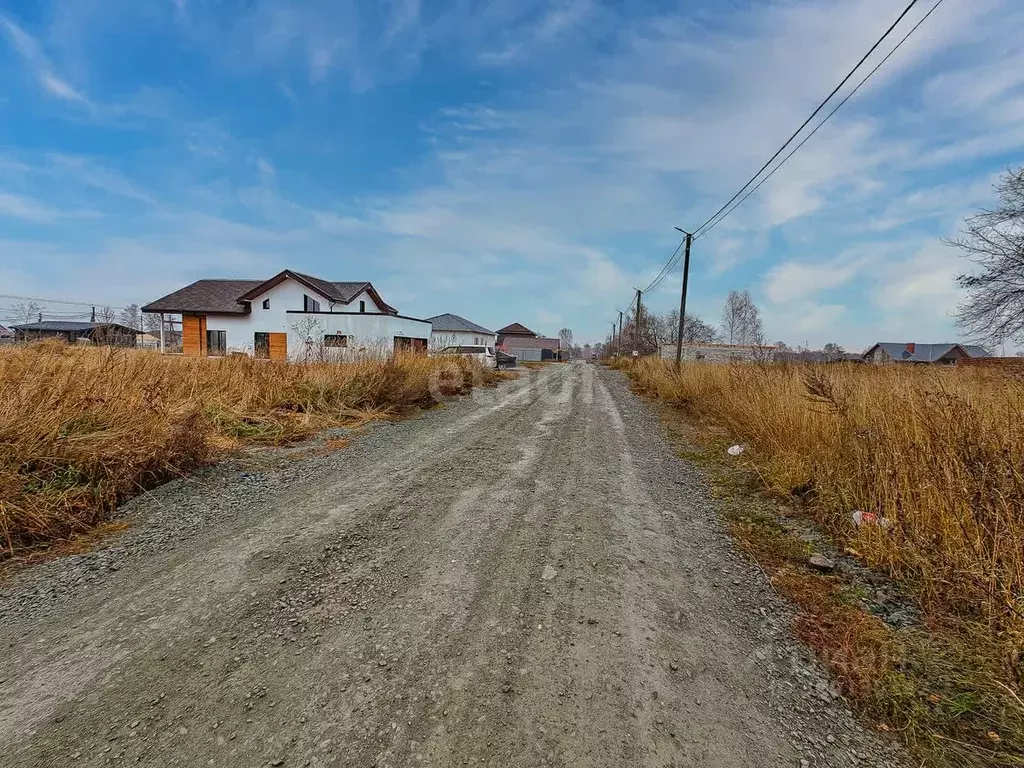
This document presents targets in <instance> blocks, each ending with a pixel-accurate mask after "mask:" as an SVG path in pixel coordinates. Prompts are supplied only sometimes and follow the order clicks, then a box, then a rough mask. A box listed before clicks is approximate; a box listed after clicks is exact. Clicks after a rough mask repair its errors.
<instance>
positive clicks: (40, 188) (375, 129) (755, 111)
mask: <svg viewBox="0 0 1024 768" xmlns="http://www.w3.org/2000/svg"><path fill="white" fill-rule="evenodd" d="M931 4H932V3H931V0H922V1H921V2H919V3H918V6H919V7H917V8H915V9H914V10H913V11H912V12H911V14H910V15H909V16H908V17H907V20H906V22H905V24H904V25H902V26H901V27H900V28H899V29H898V31H897V34H898V35H899V36H902V33H903V32H905V31H906V30H907V29H909V27H910V26H911V25H912V24H913V23H915V22H916V21H917V20H918V19H920V18H921V16H923V14H924V13H925V12H926V11H927V9H928V8H929V7H930V6H931ZM904 5H905V2H904V1H903V0H688V1H682V2H676V3H673V2H658V1H648V0H634V1H633V2H628V3H613V4H603V3H600V2H597V1H596V0H567V1H566V2H555V3H540V2H534V1H533V0H516V1H515V2H512V1H511V0H494V1H493V2H474V1H472V0H450V1H449V2H442V3H433V2H427V0H387V1H382V2H377V3H368V2H365V3H364V2H351V1H350V0H215V1H214V0H208V1H202V0H60V1H59V2H58V1H56V0H0V294H10V295H16V296H29V297H41V298H53V299H65V300H75V301H83V302H89V303H97V304H109V305H112V306H124V305H126V304H128V303H133V302H134V303H138V304H145V303H146V302H148V301H152V300H154V299H156V298H158V297H160V296H162V295H164V294H166V293H169V292H170V291H172V290H175V289H177V288H179V287H181V286H182V285H184V284H186V283H188V282H191V281H192V280H196V279H199V278H203V277H225V278H226V277H237V278H242V277H245V278H264V277H270V276H272V275H273V274H275V273H277V272H278V271H280V270H281V269H285V268H290V269H293V270H296V271H302V272H307V273H311V274H313V275H316V276H319V277H322V278H325V279H330V280H339V281H340V280H346V281H347V280H371V281H373V283H374V285H375V286H376V287H377V288H378V290H379V291H380V293H381V294H382V296H383V297H384V299H385V300H386V301H387V302H388V303H390V304H391V305H393V306H396V307H397V308H398V309H399V311H400V312H401V313H402V314H407V315H413V316H417V317H429V316H431V315H435V314H440V313H443V312H453V313H456V314H459V315H463V316H465V317H467V318H469V319H471V320H473V321H474V322H477V323H479V324H482V325H485V326H487V327H491V328H497V327H500V326H503V325H506V324H508V323H511V322H521V323H524V324H525V325H527V326H529V327H531V328H533V329H534V330H536V331H538V332H540V333H542V334H552V335H553V334H556V333H557V331H558V329H559V328H561V327H563V326H567V327H570V328H572V329H573V330H574V332H575V336H576V339H577V341H580V342H582V341H597V340H601V339H603V338H604V337H605V335H606V334H607V332H608V330H609V329H610V327H611V326H610V322H611V321H612V320H613V319H615V317H616V316H617V315H616V310H617V309H621V308H623V307H625V306H626V305H627V303H628V302H629V301H630V298H631V295H632V290H633V288H634V287H643V286H645V285H647V284H648V283H649V282H650V281H651V279H652V278H653V277H654V276H655V275H656V274H657V273H658V271H659V270H660V269H661V267H662V265H663V264H664V263H665V261H666V260H667V259H668V258H669V257H670V256H671V254H672V252H673V251H674V249H675V247H676V245H677V243H678V237H679V234H678V232H676V231H675V230H674V229H673V227H675V226H680V227H682V228H684V229H693V228H695V227H696V226H698V225H699V224H700V223H701V222H703V221H704V220H705V219H706V218H707V217H708V216H710V215H711V214H712V213H713V212H714V211H715V210H716V209H718V208H719V206H721V205H722V204H723V203H724V202H725V201H726V200H727V199H728V198H729V197H730V196H731V195H732V194H733V193H734V192H735V191H736V190H737V189H738V188H739V186H740V185H741V184H743V182H745V181H746V180H747V178H749V176H750V175H752V174H753V173H754V171H756V170H757V169H758V168H759V167H760V166H761V164H762V163H763V162H764V160H766V159H767V158H768V157H769V156H770V155H771V154H772V153H773V152H774V151H775V149H777V148H778V146H779V145H780V144H781V143H782V142H783V141H784V140H785V139H786V138H787V137H788V136H789V134H790V133H791V132H792V131H793V130H794V129H795V128H796V126H797V125H799V124H800V123H801V122H802V121H803V120H804V118H805V117H806V116H807V115H808V114H810V112H811V110H812V109H813V108H814V107H815V106H816V105H817V103H818V102H819V101H820V100H821V99H822V98H824V96H825V95H826V94H827V93H828V92H829V91H830V90H831V89H832V88H833V87H834V86H835V84H836V83H838V82H839V80H840V79H841V78H842V76H843V75H845V74H846V72H847V71H848V70H849V69H850V67H852V65H853V64H854V63H855V62H856V61H857V59H859V58H860V56H861V55H863V53H864V52H866V51H867V50H868V48H869V47H870V46H871V44H872V43H873V42H874V41H875V40H876V39H877V38H878V36H879V35H880V34H881V33H882V32H883V31H884V29H885V28H886V27H887V26H888V25H889V24H890V23H891V22H892V21H893V20H894V19H895V18H896V16H897V15H898V14H899V12H900V11H901V10H902V9H903V7H904ZM1021 29H1024V3H1020V2H1019V0H945V1H944V2H943V3H942V5H941V6H940V7H939V8H938V10H936V11H935V13H934V14H933V15H932V17H931V18H929V19H928V20H927V21H926V22H925V23H924V24H923V25H922V26H921V28H920V29H919V31H918V32H917V33H916V34H914V35H913V36H912V37H911V38H910V39H909V40H908V42H907V43H906V44H905V45H904V46H903V47H902V48H901V49H900V50H899V51H898V52H897V53H896V54H894V56H893V57H892V58H891V59H890V60H889V61H888V62H887V64H886V65H885V66H884V67H883V68H882V69H881V70H879V72H878V74H877V75H875V77H873V78H872V79H871V80H870V81H869V82H868V84H867V85H866V86H865V87H864V88H863V89H862V90H861V91H860V92H858V93H857V94H856V95H855V96H854V97H853V98H852V99H851V100H850V102H849V103H848V104H847V105H846V106H845V107H844V108H843V109H842V110H841V111H840V112H838V113H837V115H836V116H835V117H834V118H833V119H832V120H831V121H830V122H829V123H828V124H827V125H826V126H825V127H824V128H822V129H821V131H820V132H819V133H818V134H817V135H815V136H814V137H813V138H812V139H811V140H810V141H809V142H808V143H807V144H806V145H805V147H804V148H803V149H802V150H801V151H800V152H799V153H798V154H797V155H795V156H794V157H793V159H792V160H791V161H790V162H789V163H788V164H787V165H786V166H785V167H784V168H783V169H782V170H780V171H779V172H778V173H777V174H776V175H775V176H774V177H772V179H771V180H770V181H769V182H768V183H766V184H765V185H764V186H763V187H762V188H761V189H760V190H759V191H758V192H757V194H756V195H754V196H753V197H751V198H750V200H748V201H747V203H745V204H744V206H743V207H742V208H740V209H739V210H738V211H737V212H736V213H735V214H733V215H732V216H730V217H729V218H728V219H727V220H725V221H724V222H723V223H722V224H721V225H720V226H718V227H717V228H715V229H714V230H713V231H712V232H711V233H709V234H708V235H707V236H706V237H703V238H701V239H699V240H698V241H696V242H695V243H694V248H693V254H692V262H691V274H690V281H689V287H690V291H689V300H688V308H690V309H692V310H693V311H694V312H696V313H697V314H699V315H700V316H702V317H703V319H705V320H707V321H709V322H712V323H715V324H717V323H718V321H719V316H720V313H721V306H722V303H723V301H724V299H725V296H726V294H727V293H728V292H729V290H731V289H738V290H749V291H750V292H751V294H752V295H753V297H754V299H755V300H756V302H757V303H758V305H759V306H760V307H761V310H762V313H763V316H764V326H765V333H766V335H767V336H768V337H769V339H771V340H773V341H774V340H776V339H778V340H782V341H785V342H787V343H789V344H791V345H796V344H810V345H811V346H818V345H821V344H824V343H826V342H836V343H839V344H842V345H844V346H845V347H846V348H848V349H852V350H861V349H865V348H867V347H868V346H869V345H870V344H872V343H874V342H876V341H911V340H914V341H918V342H940V341H954V340H957V338H958V337H957V332H956V328H955V325H954V322H953V312H954V310H955V308H956V305H957V302H958V301H959V298H960V295H959V293H958V289H957V287H956V284H955V279H954V278H955V276H956V275H957V274H958V273H959V272H962V271H964V270H965V269H966V268H968V267H969V265H968V264H967V263H966V262H964V260H963V259H962V258H961V257H960V256H959V254H958V252H957V251H956V250H955V249H953V248H950V247H949V246H947V245H945V244H944V243H943V239H944V238H946V237H949V236H951V235H955V234H956V233H957V231H958V230H959V229H960V227H961V226H962V222H963V219H964V217H965V216H967V215H970V214H971V213H972V212H973V211H975V210H976V209H977V208H978V207H979V206H983V205H986V204H988V203H991V202H992V200H993V196H992V190H991V186H992V183H993V182H994V181H995V179H996V178H997V177H998V175H999V173H1000V172H1001V171H1004V170H1005V169H1006V168H1007V167H1008V166H1010V165H1019V164H1020V163H1021V162H1022V157H1024V152H1022V150H1024V48H1022V47H1021V45H1020V36H1019V35H1020V30H1021ZM896 39H898V37H894V38H893V42H895V40H896ZM886 50H887V48H884V47H883V49H882V51H883V53H884V52H885V51H886ZM877 58H878V57H875V58H873V59H871V60H869V65H871V64H873V63H874V62H875V61H877ZM680 280H681V275H680V271H679V270H678V269H677V270H676V271H675V272H673V274H672V275H671V276H670V277H669V278H668V279H666V280H665V281H664V282H662V283H661V285H660V286H659V287H658V289H657V290H655V291H652V292H651V293H649V294H648V295H646V296H645V297H644V301H645V303H646V304H647V306H648V307H649V308H650V309H652V310H654V311H659V312H662V311H667V310H669V309H671V308H672V307H677V306H678V301H679V297H678V293H679V287H680ZM13 303H16V302H15V301H13V300H10V299H0V317H3V314H4V312H3V310H5V309H8V308H9V307H10V306H12V304H13ZM46 306H47V308H48V309H52V310H53V311H68V307H67V306H59V305H56V304H47V305H46Z"/></svg>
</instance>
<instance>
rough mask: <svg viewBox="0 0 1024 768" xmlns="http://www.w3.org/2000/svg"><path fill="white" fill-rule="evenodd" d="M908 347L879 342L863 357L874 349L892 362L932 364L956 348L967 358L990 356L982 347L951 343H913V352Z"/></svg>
mask: <svg viewBox="0 0 1024 768" xmlns="http://www.w3.org/2000/svg"><path fill="white" fill-rule="evenodd" d="M910 346H911V345H910V344H908V343H906V342H895V341H880V342H878V343H877V344H875V345H874V346H872V347H871V349H869V350H868V351H867V352H865V353H864V355H863V356H864V357H867V356H868V355H869V354H870V353H871V352H872V351H873V350H874V349H875V347H881V348H882V349H884V350H885V351H886V352H887V353H888V354H889V357H891V358H892V359H893V360H902V361H906V362H909V363H934V362H935V361H936V360H941V359H942V358H943V357H944V356H945V355H947V354H948V353H949V352H950V351H951V350H953V349H956V348H959V349H962V350H963V351H964V352H965V353H966V354H967V356H968V357H991V356H992V355H991V354H990V353H989V352H988V350H986V349H985V348H984V347H979V346H977V345H973V344H956V343H955V342H951V341H947V342H942V343H940V344H918V343H916V342H914V343H913V348H914V351H913V352H911V351H910Z"/></svg>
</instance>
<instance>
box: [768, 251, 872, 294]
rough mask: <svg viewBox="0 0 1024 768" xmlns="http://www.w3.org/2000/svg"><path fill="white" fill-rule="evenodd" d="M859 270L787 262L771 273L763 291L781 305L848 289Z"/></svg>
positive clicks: (851, 266) (846, 265) (853, 265)
mask: <svg viewBox="0 0 1024 768" xmlns="http://www.w3.org/2000/svg"><path fill="white" fill-rule="evenodd" d="M860 267H861V264H858V263H856V262H853V263H849V262H848V263H825V264H800V263H796V262H792V261H784V262H782V263H781V264H778V265H776V266H774V267H772V268H771V270H769V272H768V275H767V276H766V278H765V288H764V290H765V293H766V294H767V296H768V298H769V299H771V300H772V301H773V302H775V303H776V304H782V303H784V302H787V301H792V300H794V299H802V298H806V297H808V296H813V295H814V294H816V293H821V292H822V291H827V290H831V289H833V288H838V287H839V286H841V285H845V284H846V283H848V282H849V281H850V280H851V279H852V278H853V277H854V275H856V274H857V271H858V270H859V269H860Z"/></svg>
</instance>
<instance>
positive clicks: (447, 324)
mask: <svg viewBox="0 0 1024 768" xmlns="http://www.w3.org/2000/svg"><path fill="white" fill-rule="evenodd" d="M427 322H428V323H430V324H431V325H432V326H434V330H435V331H468V332H470V333H485V334H487V335H488V336H493V335H494V331H489V330H487V329H486V328H484V327H483V326H482V325H477V324H476V323H473V322H470V321H469V320H467V319H466V318H464V317H459V316H458V315H453V314H452V313H451V312H445V313H444V314H443V315H436V316H434V317H428V318H427Z"/></svg>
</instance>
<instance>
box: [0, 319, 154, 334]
mask: <svg viewBox="0 0 1024 768" xmlns="http://www.w3.org/2000/svg"><path fill="white" fill-rule="evenodd" d="M13 328H14V330H16V331H25V332H31V331H57V332H59V333H67V332H75V333H85V332H88V331H92V330H94V329H96V328H117V329H118V330H120V331H125V332H126V333H140V331H136V330H135V329H134V328H129V327H128V326H127V325H122V324H121V323H87V322H82V321H80V320H43V321H42V322H41V323H24V324H22V325H15V326H13Z"/></svg>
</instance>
